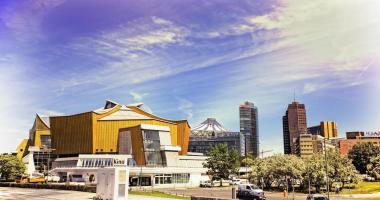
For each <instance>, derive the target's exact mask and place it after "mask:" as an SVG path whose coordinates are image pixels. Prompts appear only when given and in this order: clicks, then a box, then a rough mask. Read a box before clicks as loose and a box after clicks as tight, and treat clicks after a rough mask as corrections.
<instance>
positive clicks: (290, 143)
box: [282, 101, 307, 154]
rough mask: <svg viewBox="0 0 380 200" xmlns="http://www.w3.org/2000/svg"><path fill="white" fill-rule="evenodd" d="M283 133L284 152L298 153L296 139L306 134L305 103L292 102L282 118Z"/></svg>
mask: <svg viewBox="0 0 380 200" xmlns="http://www.w3.org/2000/svg"><path fill="white" fill-rule="evenodd" d="M282 122H283V134H284V153H285V154H290V153H291V154H298V152H297V141H298V138H299V136H300V135H302V134H307V124H306V109H305V105H304V104H301V103H299V102H296V101H294V102H292V103H291V104H289V105H288V109H287V111H286V113H285V116H283V118H282Z"/></svg>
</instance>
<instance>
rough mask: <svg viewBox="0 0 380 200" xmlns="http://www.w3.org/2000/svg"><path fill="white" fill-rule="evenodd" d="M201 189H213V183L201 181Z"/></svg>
mask: <svg viewBox="0 0 380 200" xmlns="http://www.w3.org/2000/svg"><path fill="white" fill-rule="evenodd" d="M199 186H200V187H212V183H211V181H201V183H200V184H199Z"/></svg>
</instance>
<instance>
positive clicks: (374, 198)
mask: <svg viewBox="0 0 380 200" xmlns="http://www.w3.org/2000/svg"><path fill="white" fill-rule="evenodd" d="M157 190H159V191H162V192H166V193H172V194H181V195H183V194H184V195H187V196H204V197H219V198H231V197H232V189H231V188H230V187H228V188H192V189H189V188H186V189H179V188H176V189H174V188H173V189H157ZM265 196H266V197H267V200H284V199H285V198H284V197H283V193H282V192H265ZM306 196H307V195H306V194H301V193H295V194H294V200H305V199H306ZM288 197H289V199H293V194H292V193H289V196H288ZM330 199H331V200H350V199H351V200H352V199H358V200H359V199H362V200H364V199H365V200H380V194H379V193H378V194H376V195H353V196H348V195H344V196H343V195H341V196H337V195H331V196H330Z"/></svg>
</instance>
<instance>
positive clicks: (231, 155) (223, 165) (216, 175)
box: [203, 144, 240, 180]
mask: <svg viewBox="0 0 380 200" xmlns="http://www.w3.org/2000/svg"><path fill="white" fill-rule="evenodd" d="M203 166H204V167H206V168H208V174H209V175H211V176H212V179H213V180H217V179H228V178H229V176H230V175H231V174H237V173H238V170H239V167H240V156H239V152H238V151H237V150H235V149H228V146H227V145H226V144H217V145H215V146H213V147H212V148H211V149H210V151H209V154H208V158H207V159H206V162H205V163H203Z"/></svg>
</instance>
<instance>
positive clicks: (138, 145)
mask: <svg viewBox="0 0 380 200" xmlns="http://www.w3.org/2000/svg"><path fill="white" fill-rule="evenodd" d="M126 130H128V131H130V132H131V140H132V144H133V145H132V154H133V159H134V160H135V161H136V163H137V165H145V163H146V162H145V155H144V150H143V149H144V146H143V138H142V134H141V127H140V126H133V127H129V128H123V129H120V132H121V131H126Z"/></svg>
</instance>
